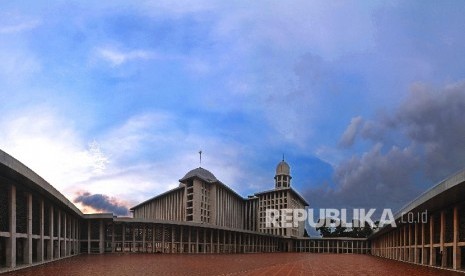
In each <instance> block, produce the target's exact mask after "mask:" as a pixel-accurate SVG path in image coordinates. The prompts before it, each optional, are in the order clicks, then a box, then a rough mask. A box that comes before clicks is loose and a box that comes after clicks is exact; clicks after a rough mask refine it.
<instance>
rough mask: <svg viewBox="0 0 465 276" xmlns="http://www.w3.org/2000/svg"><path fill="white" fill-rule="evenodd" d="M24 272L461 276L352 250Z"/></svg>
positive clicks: (98, 262) (111, 260)
mask: <svg viewBox="0 0 465 276" xmlns="http://www.w3.org/2000/svg"><path fill="white" fill-rule="evenodd" d="M5 275H7V276H12V275H26V276H42V275H96V276H105V275H254V276H255V275H256V276H258V275H263V276H265V275H266V276H268V275H318V276H324V275H341V276H346V275H347V276H348V275H374V276H383V275H396V276H397V275H421V276H428V275H431V276H433V275H435V276H436V275H438V276H441V275H464V274H462V273H458V272H452V271H446V270H439V269H436V268H431V267H425V266H419V265H412V264H408V263H403V262H398V261H392V260H387V259H382V258H377V257H373V256H368V255H352V254H339V255H337V254H310V253H267V254H265V253H263V254H230V255H228V254H222V255H175V254H173V255H170V254H155V255H153V254H108V255H80V256H77V257H72V258H68V259H64V260H60V261H56V262H52V263H48V264H44V265H40V266H36V267H31V268H26V269H23V270H20V271H16V272H12V273H7V274H5Z"/></svg>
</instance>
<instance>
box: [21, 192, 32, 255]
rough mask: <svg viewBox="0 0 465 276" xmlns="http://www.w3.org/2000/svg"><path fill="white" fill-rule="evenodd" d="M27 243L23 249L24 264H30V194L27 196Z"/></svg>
mask: <svg viewBox="0 0 465 276" xmlns="http://www.w3.org/2000/svg"><path fill="white" fill-rule="evenodd" d="M26 198H27V230H26V231H27V241H26V246H25V248H24V257H23V260H24V262H25V264H32V194H30V193H28V194H27V196H26Z"/></svg>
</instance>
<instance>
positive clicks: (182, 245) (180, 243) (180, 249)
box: [179, 226, 184, 253]
mask: <svg viewBox="0 0 465 276" xmlns="http://www.w3.org/2000/svg"><path fill="white" fill-rule="evenodd" d="M180 228H181V229H180V230H179V252H180V253H184V243H183V240H182V238H183V237H182V234H183V228H182V226H180Z"/></svg>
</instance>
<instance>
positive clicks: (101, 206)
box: [74, 192, 129, 216]
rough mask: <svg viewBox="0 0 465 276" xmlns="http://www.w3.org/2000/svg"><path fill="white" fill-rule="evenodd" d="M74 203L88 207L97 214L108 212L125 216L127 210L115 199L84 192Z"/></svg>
mask: <svg viewBox="0 0 465 276" xmlns="http://www.w3.org/2000/svg"><path fill="white" fill-rule="evenodd" d="M74 203H81V204H82V205H84V206H85V207H90V208H92V209H94V210H96V211H98V212H109V213H113V214H115V215H117V216H127V215H128V214H129V208H128V207H127V206H125V205H124V204H123V203H121V202H118V200H117V199H115V198H110V197H109V196H107V195H103V194H91V193H89V192H85V193H83V194H80V195H78V196H77V197H76V198H75V199H74Z"/></svg>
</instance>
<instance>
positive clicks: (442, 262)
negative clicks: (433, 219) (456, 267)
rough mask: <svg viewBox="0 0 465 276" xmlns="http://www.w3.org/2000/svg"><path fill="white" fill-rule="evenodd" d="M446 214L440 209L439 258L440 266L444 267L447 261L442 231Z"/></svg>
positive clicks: (444, 226)
mask: <svg viewBox="0 0 465 276" xmlns="http://www.w3.org/2000/svg"><path fill="white" fill-rule="evenodd" d="M445 230H446V214H445V212H444V210H443V211H441V230H440V237H439V242H440V245H441V247H440V248H441V249H440V251H442V258H441V264H440V265H441V266H442V267H444V266H445V265H446V262H447V256H446V254H447V252H445V251H444V233H445V232H446V231H445Z"/></svg>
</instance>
